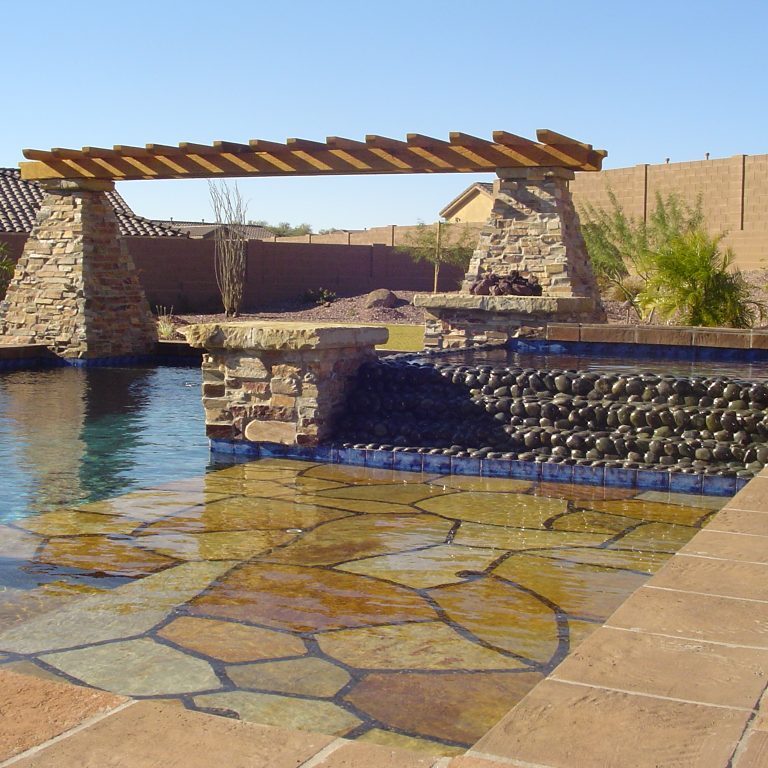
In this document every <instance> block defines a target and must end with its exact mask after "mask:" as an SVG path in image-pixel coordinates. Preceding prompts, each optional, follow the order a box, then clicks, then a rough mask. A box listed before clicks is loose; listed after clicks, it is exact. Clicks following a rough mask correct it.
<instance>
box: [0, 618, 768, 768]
mask: <svg viewBox="0 0 768 768" xmlns="http://www.w3.org/2000/svg"><path fill="white" fill-rule="evenodd" d="M603 627H605V628H607V629H615V630H617V631H619V632H633V633H635V634H636V635H651V636H653V637H668V638H669V639H670V640H688V641H690V642H692V643H709V644H710V645H721V646H723V648H746V649H749V650H752V651H768V646H765V645H744V644H743V643H726V642H724V641H722V640H710V639H709V638H703V637H690V636H689V635H670V634H668V633H666V632H651V631H650V630H648V629H641V628H640V627H634V628H630V627H619V626H617V625H616V624H607V623H606V624H603ZM603 627H601V629H602V628H603ZM0 768H3V766H1V765H0Z"/></svg>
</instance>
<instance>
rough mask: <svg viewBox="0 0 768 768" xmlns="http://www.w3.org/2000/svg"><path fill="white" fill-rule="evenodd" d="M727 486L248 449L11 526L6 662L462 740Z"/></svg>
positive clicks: (308, 720)
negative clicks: (244, 454) (366, 463)
mask: <svg viewBox="0 0 768 768" xmlns="http://www.w3.org/2000/svg"><path fill="white" fill-rule="evenodd" d="M722 504H723V500H722V499H718V498H713V497H700V496H689V495H685V494H659V493H654V492H644V493H643V492H637V491H630V490H625V489H617V488H593V487H589V486H561V485H557V484H551V483H539V484H534V483H531V482H528V481H522V480H509V479H500V478H499V479H494V478H479V477H460V476H453V477H443V476H437V475H427V474H417V473H405V472H393V471H386V470H366V469H363V468H359V467H345V466H338V465H322V464H312V463H307V462H298V461H288V460H278V459H266V460H261V461H257V462H251V463H247V464H238V465H235V466H232V467H229V468H227V469H222V470H218V471H215V472H211V473H209V474H207V475H206V476H205V477H201V478H195V479H192V480H183V481H179V482H176V483H171V484H168V485H165V486H163V487H162V488H159V489H147V490H142V491H138V492H134V493H131V494H128V495H125V496H122V497H118V498H115V499H111V500H109V501H101V502H97V503H93V504H87V505H82V506H78V507H76V508H72V509H62V510H57V511H55V512H49V513H46V514H41V515H37V516H33V517H28V518H25V519H21V520H18V521H16V522H15V523H13V524H11V525H8V526H0V664H10V665H13V666H14V667H15V668H18V669H25V670H26V671H28V672H29V671H32V672H37V673H39V674H55V675H58V676H60V677H63V678H65V679H67V680H70V681H72V682H77V683H80V684H85V685H90V686H93V687H96V688H100V689H103V690H106V691H111V692H114V693H118V694H124V695H127V696H134V697H149V698H159V699H177V700H179V701H180V702H181V703H182V704H184V705H185V706H186V707H188V708H190V709H197V710H202V711H205V712H211V713H214V714H222V715H226V716H229V717H239V718H242V719H244V720H251V721H255V722H259V723H265V724H270V725H278V726H283V727H289V728H299V729H307V730H312V731H318V732H321V733H326V734H335V735H340V736H345V737H346V738H359V739H362V740H365V741H370V742H374V743H378V744H384V745H391V746H400V747H406V748H411V749H424V750H428V751H430V752H432V753H435V752H438V753H439V752H442V753H444V754H453V753H458V752H461V751H463V749H465V748H466V747H468V746H470V745H471V744H472V743H474V742H475V741H476V740H477V739H478V738H479V737H480V736H482V735H483V734H484V733H485V732H486V731H487V730H488V729H489V728H490V727H491V726H492V725H494V724H495V723H496V722H497V721H498V720H499V719H500V718H501V717H502V716H503V715H504V714H505V713H506V712H507V711H508V710H509V709H510V708H511V707H512V706H513V705H514V704H515V703H516V702H517V701H519V700H520V699H521V698H522V697H523V696H524V695H525V694H526V693H527V692H528V691H529V690H530V689H531V688H532V687H533V686H534V685H536V683H537V682H539V681H540V680H542V679H543V678H544V677H545V676H546V675H547V674H549V673H550V672H551V671H552V669H553V668H554V667H555V665H557V664H558V663H559V662H560V661H561V660H562V659H563V658H564V656H565V655H566V654H567V653H568V652H569V650H570V649H571V648H573V647H574V646H575V645H576V644H577V643H578V642H580V641H581V640H582V639H584V638H585V637H586V636H587V635H589V634H590V633H591V632H593V631H594V630H595V629H597V627H599V626H600V624H601V623H602V622H603V621H604V620H605V619H606V618H607V617H608V616H609V615H610V614H611V613H612V612H613V611H614V610H615V609H616V608H617V607H618V606H619V605H620V604H621V603H622V602H623V601H624V599H625V598H626V597H627V596H628V595H629V594H630V593H631V592H633V591H634V590H635V589H636V588H637V587H639V586H640V585H641V584H642V583H643V582H644V581H645V580H646V579H647V578H648V577H649V575H650V574H652V573H654V572H655V571H656V570H658V568H659V567H660V566H661V565H662V564H663V563H664V562H665V561H666V560H667V559H668V558H669V557H670V555H671V554H672V553H674V552H675V551H676V550H677V549H679V548H680V547H681V546H682V545H683V544H685V543H686V542H687V541H688V540H689V539H690V538H692V536H693V535H694V534H695V533H696V531H697V529H698V528H700V527H701V526H702V525H703V524H705V523H706V521H707V520H708V518H709V517H710V516H711V515H712V514H713V513H714V512H715V511H716V510H717V509H719V508H720V507H721V506H722Z"/></svg>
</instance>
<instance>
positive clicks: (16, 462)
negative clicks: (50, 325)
mask: <svg viewBox="0 0 768 768" xmlns="http://www.w3.org/2000/svg"><path fill="white" fill-rule="evenodd" d="M207 463H208V442H207V440H206V439H205V428H204V424H203V408H202V403H201V398H200V369H199V367H191V366H189V367H187V366H181V367H159V368H150V367H146V368H55V369H52V370H43V371H16V372H4V373H1V374H0V466H1V467H2V480H0V488H2V493H0V522H3V521H8V520H12V519H16V518H20V517H24V516H26V515H28V514H30V513H34V512H42V511H46V510H50V509H55V508H57V507H60V506H62V505H63V504H70V503H72V502H79V501H95V500H97V499H104V498H109V497H110V496H115V495H117V494H120V493H125V492H126V491H129V490H131V489H133V488H140V487H142V486H143V485H147V484H153V483H158V482H162V481H166V480H172V479H177V478H181V477H189V476H192V475H200V474H202V473H203V472H204V471H205V468H206V465H207Z"/></svg>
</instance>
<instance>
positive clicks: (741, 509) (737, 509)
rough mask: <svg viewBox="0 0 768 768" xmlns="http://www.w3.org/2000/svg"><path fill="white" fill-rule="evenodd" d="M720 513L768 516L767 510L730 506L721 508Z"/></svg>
mask: <svg viewBox="0 0 768 768" xmlns="http://www.w3.org/2000/svg"><path fill="white" fill-rule="evenodd" d="M720 512H757V513H758V514H760V515H768V509H755V508H754V507H733V506H731V505H730V504H729V505H728V506H727V507H723V508H722V509H721V510H720ZM718 514H719V512H718ZM715 517H717V515H715Z"/></svg>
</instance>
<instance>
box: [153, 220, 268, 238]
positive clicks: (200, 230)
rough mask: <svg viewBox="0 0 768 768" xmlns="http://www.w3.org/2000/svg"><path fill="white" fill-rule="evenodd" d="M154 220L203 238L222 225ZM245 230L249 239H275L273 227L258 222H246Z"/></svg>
mask: <svg viewBox="0 0 768 768" xmlns="http://www.w3.org/2000/svg"><path fill="white" fill-rule="evenodd" d="M153 221H154V222H155V223H156V224H161V225H163V226H166V227H174V228H176V229H179V230H181V231H182V232H184V233H186V234H188V235H189V236H190V237H203V238H209V237H212V236H213V233H214V231H215V230H216V229H217V228H218V227H219V226H220V225H219V224H216V223H214V222H209V223H206V222H204V221H173V220H171V219H153ZM245 232H246V236H247V238H248V239H249V240H274V237H275V233H274V232H273V231H272V230H271V229H267V227H260V226H258V225H256V224H246V225H245Z"/></svg>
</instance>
